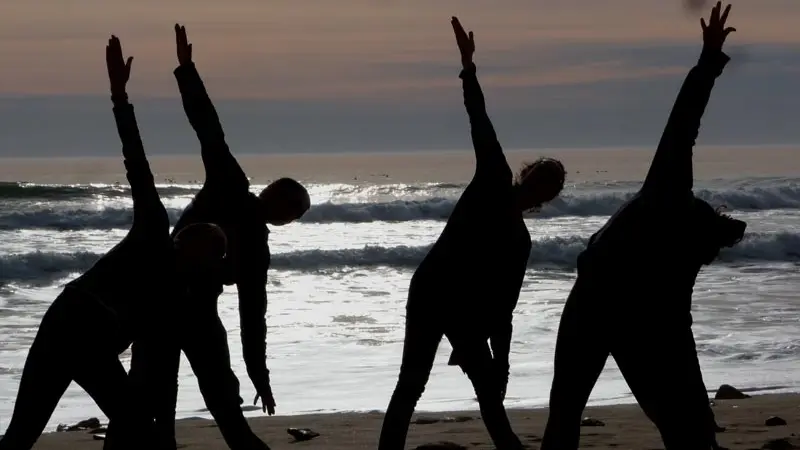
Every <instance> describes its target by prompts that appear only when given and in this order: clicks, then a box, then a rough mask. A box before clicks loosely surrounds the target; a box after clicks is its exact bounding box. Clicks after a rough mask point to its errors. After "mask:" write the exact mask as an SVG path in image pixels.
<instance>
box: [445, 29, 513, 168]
mask: <svg viewBox="0 0 800 450" xmlns="http://www.w3.org/2000/svg"><path fill="white" fill-rule="evenodd" d="M451 24H452V25H453V32H454V33H455V36H456V43H457V44H458V49H459V51H460V52H461V65H462V67H463V68H462V70H461V74H460V75H459V77H460V78H461V80H462V85H463V88H464V106H465V107H466V109H467V115H469V122H470V127H471V132H472V146H473V147H474V149H475V159H476V166H477V172H482V173H486V172H488V173H495V172H497V171H498V169H499V170H501V172H497V173H498V174H502V175H505V174H507V168H508V163H507V162H506V157H505V155H504V154H503V148H502V147H501V146H500V142H498V141H497V134H496V133H495V131H494V126H492V121H491V120H490V119H489V115H488V114H487V113H486V102H485V100H484V98H483V91H482V90H481V85H480V83H478V76H477V69H476V67H475V63H474V62H473V61H472V55H473V53H475V38H474V35H473V33H472V31H470V32H469V33H467V32H466V31H464V27H462V26H461V23H460V22H459V21H458V18H456V17H453V18H452V20H451Z"/></svg>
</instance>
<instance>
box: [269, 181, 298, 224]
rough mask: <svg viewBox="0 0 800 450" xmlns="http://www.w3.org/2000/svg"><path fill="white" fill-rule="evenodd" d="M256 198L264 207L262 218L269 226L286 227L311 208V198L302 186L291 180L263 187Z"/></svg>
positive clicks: (275, 182)
mask: <svg viewBox="0 0 800 450" xmlns="http://www.w3.org/2000/svg"><path fill="white" fill-rule="evenodd" d="M258 197H259V198H260V199H261V203H262V205H263V206H264V216H265V219H266V221H267V223H269V224H270V225H286V224H287V223H291V222H294V221H295V220H297V219H299V218H301V217H303V214H305V213H306V211H308V208H310V207H311V198H310V197H309V196H308V191H307V190H306V188H304V187H303V185H302V184H300V183H299V182H297V181H296V180H293V179H291V178H281V179H279V180H276V181H274V182H272V183H271V184H270V185H269V186H267V187H265V188H264V190H263V191H261V193H260V194H258Z"/></svg>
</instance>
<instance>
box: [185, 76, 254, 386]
mask: <svg viewBox="0 0 800 450" xmlns="http://www.w3.org/2000/svg"><path fill="white" fill-rule="evenodd" d="M175 78H176V79H177V81H178V88H179V89H180V92H181V98H182V100H183V107H184V110H185V112H186V115H187V117H188V119H189V122H190V123H191V125H192V127H193V128H194V130H195V132H196V133H197V137H198V139H199V140H200V146H201V155H202V159H203V165H204V167H205V171H206V180H205V183H204V185H203V187H202V189H201V190H200V192H198V194H197V196H196V197H195V198H194V200H193V201H192V203H191V204H190V205H189V206H188V207H187V208H186V210H185V211H184V212H183V214H182V215H181V217H180V219H179V220H178V223H177V224H176V225H175V229H174V231H173V233H177V232H178V231H180V230H181V229H182V228H183V227H185V226H187V225H190V224H193V223H199V222H211V223H215V224H217V225H219V226H220V227H222V229H223V230H224V231H225V234H226V235H227V238H228V254H227V257H226V275H225V277H224V280H221V282H220V283H218V284H217V285H216V286H215V289H217V292H216V294H219V292H221V290H222V284H234V283H235V284H236V287H237V289H238V291H239V317H240V324H241V337H242V348H243V353H244V360H245V364H246V366H247V371H248V373H249V374H251V376H252V375H253V374H259V373H263V371H265V370H266V333H267V327H266V319H265V315H266V310H267V291H266V283H267V270H268V269H269V263H270V253H269V247H268V244H267V238H268V233H269V230H268V229H267V226H266V222H265V220H264V216H263V213H262V212H261V206H260V201H259V199H258V197H257V196H255V195H254V194H252V193H251V192H250V190H249V188H250V182H249V180H248V179H247V176H246V175H245V173H244V171H243V170H242V168H241V166H240V165H239V163H238V161H236V158H235V157H234V156H233V155H232V154H231V152H230V149H229V148H228V144H227V143H226V142H225V133H224V132H223V130H222V124H221V123H220V120H219V117H218V115H217V112H216V109H215V108H214V105H213V104H212V103H211V99H210V98H209V96H208V93H207V92H206V89H205V86H204V85H203V81H202V79H201V78H200V75H199V74H198V72H197V69H196V68H195V66H194V64H188V65H183V66H180V67H178V68H177V69H175ZM214 297H216V295H214Z"/></svg>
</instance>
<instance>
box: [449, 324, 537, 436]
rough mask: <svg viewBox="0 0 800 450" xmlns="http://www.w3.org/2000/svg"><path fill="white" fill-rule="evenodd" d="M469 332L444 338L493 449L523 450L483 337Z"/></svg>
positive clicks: (468, 329) (452, 334) (455, 333)
mask: <svg viewBox="0 0 800 450" xmlns="http://www.w3.org/2000/svg"><path fill="white" fill-rule="evenodd" d="M473 331H475V328H474V327H469V328H466V327H465V328H459V329H457V330H455V331H453V332H448V333H447V338H448V339H449V340H450V343H451V344H452V345H453V353H456V352H457V354H458V355H459V361H460V363H461V367H462V368H463V369H464V372H466V374H467V376H468V377H469V379H470V381H472V386H473V387H474V389H475V394H476V395H477V397H478V404H479V405H480V409H481V417H482V418H483V422H484V423H485V424H486V430H487V431H488V432H489V435H490V436H491V437H492V441H493V442H494V444H495V445H496V446H497V449H498V450H519V449H521V448H523V447H522V443H521V442H520V441H519V438H518V437H517V435H516V434H514V431H513V430H512V429H511V423H510V422H509V420H508V415H507V414H506V409H505V406H503V397H502V395H501V387H500V378H499V376H498V374H497V373H495V370H494V367H493V364H492V352H491V350H490V349H489V345H488V344H487V343H486V338H485V337H484V335H483V334H478V333H472V332H473Z"/></svg>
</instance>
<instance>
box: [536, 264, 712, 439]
mask: <svg viewBox="0 0 800 450" xmlns="http://www.w3.org/2000/svg"><path fill="white" fill-rule="evenodd" d="M612 292H613V291H612V290H611V289H607V288H601V287H599V286H598V285H591V284H590V283H588V282H585V281H584V280H581V277H580V276H579V277H578V280H577V281H576V282H575V286H574V287H573V289H572V292H571V293H570V295H569V298H568V299H567V302H566V305H565V306H564V312H563V314H562V316H561V324H560V326H559V330H558V339H557V342H556V350H555V368H554V375H553V384H552V387H551V391H550V416H549V418H548V422H547V427H546V429H545V433H544V438H543V441H542V447H541V448H542V450H574V449H577V448H578V442H579V439H580V421H581V415H582V413H583V409H584V407H585V406H586V402H587V401H588V399H589V395H590V394H591V392H592V389H593V388H594V385H595V382H596V381H597V378H598V377H599V375H600V372H601V371H602V370H603V366H604V365H605V363H606V359H607V358H608V356H609V355H611V356H613V357H614V360H615V361H616V363H617V366H619V369H620V371H621V372H622V375H623V377H624V378H625V381H626V382H627V383H628V386H629V387H630V389H631V391H632V392H633V395H634V397H635V398H636V401H637V402H638V403H639V405H640V406H641V408H642V410H644V412H645V414H646V415H647V417H648V418H649V419H650V420H651V421H653V423H654V424H655V425H656V427H658V430H659V432H660V434H661V438H662V440H663V442H664V446H665V448H666V449H667V450H679V449H681V450H709V449H711V448H712V445H714V441H715V438H714V432H715V430H714V417H713V413H712V411H711V407H710V405H709V402H708V394H707V391H706V388H705V384H704V383H703V376H702V373H701V370H700V363H699V361H698V359H697V351H696V348H695V342H694V336H693V335H692V331H691V326H690V325H689V324H690V321H689V320H688V317H686V318H678V316H677V315H676V316H675V317H672V316H670V315H669V314H664V311H663V310H659V309H658V308H659V305H662V303H661V301H660V300H661V299H657V298H656V299H654V298H647V297H642V298H639V299H637V300H636V301H632V302H624V301H619V302H617V301H615V299H614V297H613V293H612ZM667 301H668V300H667ZM687 315H688V312H687Z"/></svg>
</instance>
